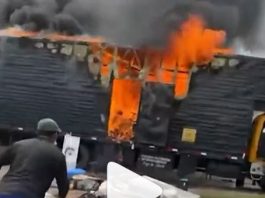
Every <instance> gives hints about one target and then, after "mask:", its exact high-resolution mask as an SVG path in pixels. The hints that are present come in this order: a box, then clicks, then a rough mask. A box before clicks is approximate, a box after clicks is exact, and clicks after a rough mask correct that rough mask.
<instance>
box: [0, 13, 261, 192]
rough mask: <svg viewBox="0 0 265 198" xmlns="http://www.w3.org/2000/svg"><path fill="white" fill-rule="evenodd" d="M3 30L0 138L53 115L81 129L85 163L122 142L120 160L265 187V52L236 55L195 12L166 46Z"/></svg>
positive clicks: (73, 128) (141, 166) (76, 132)
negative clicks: (263, 56)
mask: <svg viewBox="0 0 265 198" xmlns="http://www.w3.org/2000/svg"><path fill="white" fill-rule="evenodd" d="M191 27H192V28H191ZM0 35H1V36H2V38H1V54H0V91H1V97H0V107H1V111H0V124H1V134H0V135H1V136H3V138H1V140H2V142H3V143H10V140H12V141H16V140H18V139H21V138H26V137H27V136H26V135H29V133H27V132H28V131H33V130H34V124H35V123H36V122H37V120H39V119H40V118H42V117H52V118H54V119H56V120H57V121H58V123H59V124H60V125H61V126H62V129H63V130H64V131H65V132H71V133H72V134H74V135H76V136H80V137H81V138H82V142H81V145H82V149H80V151H81V150H82V151H81V157H80V161H82V166H85V167H86V166H88V165H89V164H90V163H91V161H97V162H98V161H101V162H102V161H107V160H114V158H112V159H110V157H111V156H110V153H111V155H113V157H115V156H116V154H117V153H116V152H115V151H114V150H113V152H112V151H111V149H110V148H109V146H110V147H111V148H112V146H113V145H119V148H118V150H119V151H118V153H120V151H122V152H123V156H122V157H123V158H122V162H123V163H125V164H127V165H129V166H137V168H138V169H142V170H145V169H146V168H147V169H152V170H157V169H170V170H172V169H176V168H178V169H179V170H180V171H179V174H180V175H179V176H180V177H186V176H187V175H188V174H189V173H191V172H192V171H194V170H196V169H197V168H198V169H201V168H203V170H205V171H206V172H207V173H209V174H211V175H221V176H224V177H233V178H236V179H237V180H238V183H237V184H238V185H241V184H242V182H243V179H244V177H251V178H252V179H254V180H258V179H260V180H259V182H260V183H261V185H262V187H263V188H264V185H263V184H264V178H265V177H264V170H263V159H264V157H265V156H264V144H265V142H264V137H263V133H261V131H262V130H263V128H264V127H263V125H264V120H265V119H264V116H265V115H264V114H261V115H260V116H259V117H257V119H256V120H255V122H253V127H252V116H253V112H255V111H261V112H265V105H264V104H265V101H264V96H265V92H264V89H263V88H264V83H263V81H262V78H263V76H264V72H265V69H264V63H265V61H264V60H263V59H258V58H251V57H243V56H231V55H229V54H230V53H231V51H230V50H229V49H222V48H221V47H220V46H222V43H223V42H224V36H225V34H224V32H222V31H214V30H210V29H206V28H205V27H204V25H203V23H202V22H201V20H200V19H199V18H197V17H191V18H190V20H188V21H187V22H186V23H184V24H183V26H182V29H181V30H180V31H179V32H177V33H175V34H173V35H172V37H171V40H170V42H169V45H168V48H166V50H164V49H163V50H161V49H138V50H136V49H133V48H120V47H116V46H114V45H109V44H106V43H103V42H102V40H101V39H100V38H98V39H92V38H89V37H76V36H72V37H70V36H62V35H57V34H51V35H48V36H47V35H44V39H40V38H39V37H40V36H41V35H40V34H38V33H35V32H24V31H21V30H18V29H8V30H2V31H0ZM4 36H13V37H19V38H9V37H4ZM21 37H23V38H21ZM25 37H33V38H25ZM42 37H43V36H42ZM187 38H189V39H187ZM191 38H192V39H191ZM82 40H85V42H80V41H82ZM73 41H74V42H73ZM88 41H89V42H88ZM216 53H222V54H224V53H225V54H228V55H226V56H216V57H215V56H214V55H215V54H216ZM194 71H197V72H195V73H193V72H194ZM187 94H188V95H187ZM252 128H253V131H252ZM10 130H11V131H12V133H7V132H10ZM18 131H20V132H18ZM6 136H8V137H9V138H11V139H6V138H4V137H6ZM249 140H250V141H249ZM101 148H103V153H100V154H98V153H97V152H98V149H99V150H100V149H101ZM89 156H90V157H89ZM100 158H101V159H100ZM102 158H104V159H102ZM187 165H189V166H187ZM257 170H260V171H257ZM153 173H155V171H153ZM256 176H260V177H256ZM255 178H257V179H255Z"/></svg>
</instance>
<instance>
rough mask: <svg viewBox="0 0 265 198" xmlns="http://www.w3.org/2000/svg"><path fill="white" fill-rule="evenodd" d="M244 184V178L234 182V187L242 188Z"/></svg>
mask: <svg viewBox="0 0 265 198" xmlns="http://www.w3.org/2000/svg"><path fill="white" fill-rule="evenodd" d="M244 184H245V178H240V179H237V180H236V187H237V188H243V187H244Z"/></svg>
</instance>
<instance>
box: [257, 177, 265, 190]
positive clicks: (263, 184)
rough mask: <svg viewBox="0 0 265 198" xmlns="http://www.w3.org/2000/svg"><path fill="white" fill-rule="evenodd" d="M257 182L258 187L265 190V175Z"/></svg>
mask: <svg viewBox="0 0 265 198" xmlns="http://www.w3.org/2000/svg"><path fill="white" fill-rule="evenodd" d="M258 184H259V186H260V188H261V189H262V191H264V192H265V177H262V178H261V180H259V181H258Z"/></svg>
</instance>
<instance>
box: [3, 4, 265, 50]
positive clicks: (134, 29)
mask: <svg viewBox="0 0 265 198" xmlns="http://www.w3.org/2000/svg"><path fill="white" fill-rule="evenodd" d="M261 2H262V0H233V1H232V0H0V27H1V28H5V27H8V26H14V25H19V26H21V27H22V28H24V29H26V30H34V31H40V30H48V31H57V32H61V33H64V34H70V35H72V34H92V35H100V36H104V37H106V38H107V39H108V40H111V41H113V42H117V43H119V44H126V45H128V44H129V45H148V44H161V43H164V41H165V39H166V38H167V37H168V34H169V33H170V32H172V31H174V30H176V29H178V28H179V27H180V25H181V24H182V23H183V21H184V20H186V19H187V17H188V16H189V15H190V14H197V15H200V16H201V17H203V18H204V20H205V22H206V24H207V26H208V27H210V28H213V29H223V30H225V31H226V32H227V36H228V42H229V41H232V40H233V39H234V38H241V39H242V40H244V41H247V42H248V44H250V43H251V40H252V38H251V37H252V35H253V32H255V31H256V29H257V24H258V20H259V17H260V16H261V11H262V6H261Z"/></svg>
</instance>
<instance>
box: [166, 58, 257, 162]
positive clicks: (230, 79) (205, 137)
mask: <svg viewBox="0 0 265 198" xmlns="http://www.w3.org/2000/svg"><path fill="white" fill-rule="evenodd" d="M249 66H250V65H249V64H248V63H247V64H245V63H242V64H241V65H240V67H239V68H237V69H235V68H234V69H224V70H223V71H221V72H219V73H218V74H212V73H209V72H206V71H201V72H199V73H197V74H195V75H194V76H193V83H192V85H193V86H192V88H191V90H190V93H189V96H188V97H187V99H185V100H184V101H182V102H181V104H180V106H179V107H178V109H176V113H175V116H174V118H173V119H172V120H171V123H170V127H169V138H168V143H169V145H171V146H173V147H175V148H179V149H180V150H182V151H193V152H206V153H207V154H208V155H211V156H214V157H216V158H225V157H227V156H229V155H230V156H238V157H241V156H242V154H243V152H245V151H246V145H247V142H248V138H249V136H250V131H251V118H252V112H253V101H254V84H253V83H252V76H251V75H250V73H249ZM184 127H192V128H195V129H197V139H196V142H195V143H194V144H189V143H184V142H182V141H181V136H182V130H183V128H184Z"/></svg>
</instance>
